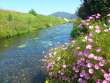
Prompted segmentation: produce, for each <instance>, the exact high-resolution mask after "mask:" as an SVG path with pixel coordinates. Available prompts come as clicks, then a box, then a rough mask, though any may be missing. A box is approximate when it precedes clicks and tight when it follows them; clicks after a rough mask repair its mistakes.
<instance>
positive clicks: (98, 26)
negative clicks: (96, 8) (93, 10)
mask: <svg viewBox="0 0 110 83" xmlns="http://www.w3.org/2000/svg"><path fill="white" fill-rule="evenodd" d="M98 16H99V15H98ZM109 16H110V14H108V15H106V17H107V18H108V19H110V18H109ZM96 19H97V14H95V15H92V16H91V17H89V18H88V19H86V20H83V21H82V22H81V24H80V25H84V27H82V28H85V27H87V29H88V33H86V35H82V34H81V36H78V37H77V38H76V39H75V40H73V41H71V42H70V43H68V44H66V46H63V47H62V46H61V47H59V48H55V49H52V51H51V52H49V56H46V58H45V60H44V61H45V67H46V68H47V72H48V73H49V77H48V78H47V79H48V82H49V83H73V82H74V83H110V42H109V41H110V38H109V37H110V28H109V27H110V21H107V24H105V22H104V21H103V19H102V18H100V16H99V17H98V19H97V20H96Z"/></svg>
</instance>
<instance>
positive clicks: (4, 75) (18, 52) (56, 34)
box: [0, 23, 72, 83]
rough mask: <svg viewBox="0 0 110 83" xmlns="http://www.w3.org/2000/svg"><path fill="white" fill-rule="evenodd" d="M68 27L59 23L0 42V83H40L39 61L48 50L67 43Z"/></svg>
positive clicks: (40, 70)
mask: <svg viewBox="0 0 110 83" xmlns="http://www.w3.org/2000/svg"><path fill="white" fill-rule="evenodd" d="M71 30H72V24H70V23H68V24H62V25H58V26H54V27H50V28H46V29H43V30H40V31H39V32H33V33H31V34H26V35H22V36H17V37H14V38H10V39H3V40H0V83H44V80H45V77H46V76H45V71H43V69H42V62H41V59H42V58H43V56H44V54H45V53H46V52H48V50H49V49H50V48H52V47H56V46H58V45H60V44H64V43H66V42H69V40H70V32H71Z"/></svg>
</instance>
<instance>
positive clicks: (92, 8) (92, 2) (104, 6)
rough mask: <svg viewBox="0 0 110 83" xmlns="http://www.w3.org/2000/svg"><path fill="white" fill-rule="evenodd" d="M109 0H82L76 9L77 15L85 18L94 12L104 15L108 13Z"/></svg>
mask: <svg viewBox="0 0 110 83" xmlns="http://www.w3.org/2000/svg"><path fill="white" fill-rule="evenodd" d="M109 8H110V0H83V4H82V5H81V7H80V8H79V10H78V16H79V17H81V18H86V17H87V16H91V15H93V14H96V13H100V14H101V15H102V16H105V15H106V14H107V13H109V12H110V11H109Z"/></svg>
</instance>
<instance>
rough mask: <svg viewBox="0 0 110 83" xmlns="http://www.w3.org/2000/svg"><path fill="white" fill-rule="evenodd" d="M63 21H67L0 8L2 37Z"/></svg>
mask: <svg viewBox="0 0 110 83" xmlns="http://www.w3.org/2000/svg"><path fill="white" fill-rule="evenodd" d="M61 23H65V21H64V19H61V18H57V17H53V16H44V15H39V14H37V15H36V16H34V15H32V14H28V13H20V12H16V11H9V10H0V38H6V37H7V38H8V37H12V36H15V35H20V34H24V33H27V32H31V31H35V30H39V29H42V28H45V27H49V26H53V25H56V24H61Z"/></svg>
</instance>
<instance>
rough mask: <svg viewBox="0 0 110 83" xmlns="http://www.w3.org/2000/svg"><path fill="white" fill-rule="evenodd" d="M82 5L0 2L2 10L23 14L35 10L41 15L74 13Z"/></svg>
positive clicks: (74, 1)
mask: <svg viewBox="0 0 110 83" xmlns="http://www.w3.org/2000/svg"><path fill="white" fill-rule="evenodd" d="M80 4H81V2H80V0H0V9H11V10H16V11H21V12H27V11H29V10H30V9H34V10H36V11H37V12H38V13H41V14H51V13H53V12H57V11H64V12H69V13H74V12H75V11H76V10H77V8H78V7H79V6H80Z"/></svg>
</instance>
